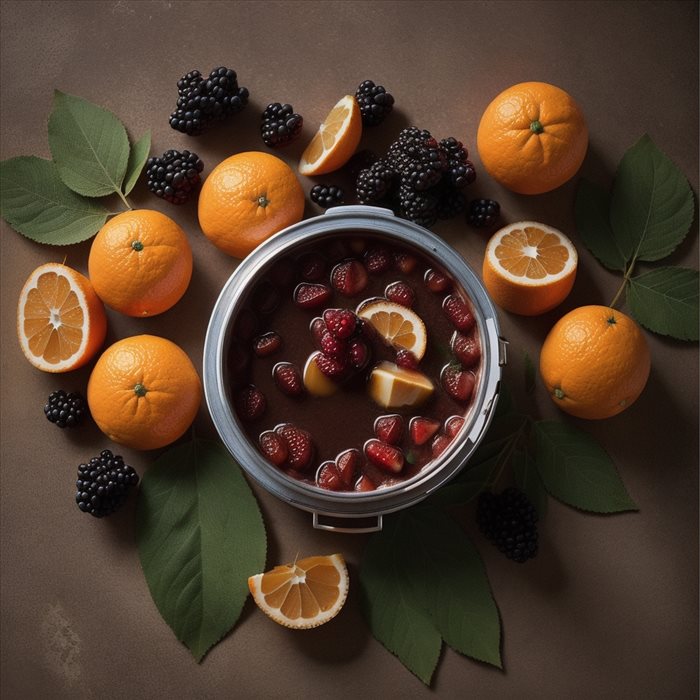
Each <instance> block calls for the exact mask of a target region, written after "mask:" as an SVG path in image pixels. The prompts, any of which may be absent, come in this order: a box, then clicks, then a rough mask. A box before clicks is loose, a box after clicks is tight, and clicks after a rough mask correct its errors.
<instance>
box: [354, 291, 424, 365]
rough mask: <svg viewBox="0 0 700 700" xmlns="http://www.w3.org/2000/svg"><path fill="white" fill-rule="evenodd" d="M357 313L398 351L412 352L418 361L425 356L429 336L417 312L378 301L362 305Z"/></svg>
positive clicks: (385, 301)
mask: <svg viewBox="0 0 700 700" xmlns="http://www.w3.org/2000/svg"><path fill="white" fill-rule="evenodd" d="M356 313H357V315H358V316H359V317H360V318H362V319H364V320H365V321H369V323H371V324H372V326H374V329H375V330H376V331H377V333H379V335H381V336H382V338H384V340H385V341H386V342H387V343H389V345H391V346H393V347H394V348H396V349H397V350H403V349H405V350H410V351H411V352H412V353H413V354H414V355H415V356H416V359H418V360H420V359H421V358H422V357H423V355H425V346H426V344H427V342H428V334H427V333H426V330H425V324H424V323H423V321H422V320H421V318H420V316H419V315H418V314H417V313H416V312H415V311H413V310H411V309H409V308H407V307H405V306H401V304H396V303H394V302H393V301H387V300H386V299H376V300H374V301H368V302H365V303H364V304H360V306H359V307H358V309H357V312H356Z"/></svg>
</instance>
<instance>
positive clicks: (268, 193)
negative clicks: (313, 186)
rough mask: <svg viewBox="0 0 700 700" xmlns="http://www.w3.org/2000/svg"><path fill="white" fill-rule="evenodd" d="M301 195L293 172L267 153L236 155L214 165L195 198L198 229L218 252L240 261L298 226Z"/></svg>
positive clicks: (256, 152) (300, 212) (302, 196)
mask: <svg viewBox="0 0 700 700" xmlns="http://www.w3.org/2000/svg"><path fill="white" fill-rule="evenodd" d="M303 215H304V191H303V190H302V189H301V185H300V184H299V180H298V179H297V177H296V175H295V174H294V172H293V170H292V169H291V168H290V167H289V166H288V165H287V164H286V163H285V162H284V161H283V160H280V159H279V158H277V157H276V156H272V155H270V154H268V153H261V152H259V151H247V152H245V153H237V154H236V155H234V156H231V157H230V158H227V159H226V160H224V161H223V162H221V163H219V165H217V166H216V167H215V168H214V170H212V172H211V173H210V175H209V177H208V178H207V179H206V180H205V181H204V184H203V185H202V190H201V192H200V193H199V225H200V226H201V228H202V231H203V232H204V235H205V236H206V237H207V238H208V239H209V240H210V241H211V242H212V243H213V244H214V245H215V246H217V247H218V248H220V249H221V250H223V251H224V252H225V253H228V254H229V255H233V256H234V257H236V258H244V257H245V256H246V255H248V253H250V252H251V251H252V250H253V249H254V248H255V247H256V246H258V245H259V244H260V243H262V242H263V241H264V240H265V239H267V238H269V237H270V236H272V234H274V233H277V232H278V231H281V230H282V229H283V228H285V227H286V226H290V225H291V224H295V223H297V222H298V221H301V218H302V216H303Z"/></svg>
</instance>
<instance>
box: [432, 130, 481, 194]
mask: <svg viewBox="0 0 700 700" xmlns="http://www.w3.org/2000/svg"><path fill="white" fill-rule="evenodd" d="M440 149H441V150H442V152H443V153H444V154H445V158H446V159H447V173H446V177H449V180H450V182H451V183H452V185H453V186H454V187H460V188H461V187H465V186H466V185H470V184H471V183H472V182H474V180H475V179H476V170H475V169H474V164H473V163H472V162H471V161H470V160H468V158H469V153H468V152H467V149H466V148H465V147H464V145H463V144H462V142H461V141H457V139H456V138H454V137H453V136H450V137H449V138H446V139H442V140H441V141H440Z"/></svg>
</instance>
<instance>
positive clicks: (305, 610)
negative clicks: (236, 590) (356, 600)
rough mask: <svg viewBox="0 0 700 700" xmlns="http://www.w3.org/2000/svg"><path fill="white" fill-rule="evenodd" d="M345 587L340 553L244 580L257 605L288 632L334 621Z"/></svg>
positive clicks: (343, 598)
mask: <svg viewBox="0 0 700 700" xmlns="http://www.w3.org/2000/svg"><path fill="white" fill-rule="evenodd" d="M348 586H349V577H348V570H347V567H346V566H345V561H344V559H343V556H342V555H341V554H331V555H327V556H314V557H307V558H306V559H299V560H298V561H295V562H294V563H292V564H284V565H281V566H276V567H275V568H274V569H272V570H271V571H268V572H266V573H263V574H256V575H255V576H251V577H250V578H249V579H248V588H249V589H250V592H251V594H252V596H253V600H254V601H255V603H256V604H257V606H258V607H259V608H260V609H261V610H262V611H263V612H264V613H265V614H266V615H268V616H269V617H270V618H272V619H273V620H274V621H275V622H277V623H278V624H280V625H284V626H285V627H291V628H292V629H309V628H311V627H318V626H319V625H322V624H323V623H325V622H328V621H329V620H331V619H332V618H334V617H335V616H336V615H337V614H338V612H339V611H340V609H341V608H342V607H343V605H344V603H345V599H346V598H347V595H348Z"/></svg>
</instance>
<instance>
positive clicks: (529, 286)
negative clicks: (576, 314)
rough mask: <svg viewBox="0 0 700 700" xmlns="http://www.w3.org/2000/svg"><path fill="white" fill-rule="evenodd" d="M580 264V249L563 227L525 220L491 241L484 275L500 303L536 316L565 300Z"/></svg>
mask: <svg viewBox="0 0 700 700" xmlns="http://www.w3.org/2000/svg"><path fill="white" fill-rule="evenodd" d="M577 266H578V255H577V253H576V249H575V248H574V245H573V243H572V242H571V241H570V240H569V239H568V238H567V237H566V236H565V235H564V234H563V233H562V232H561V231H558V230H557V229H555V228H552V227H551V226H547V225H546V224H540V223H537V222H535V221H520V222H517V223H514V224H510V225H508V226H505V227H504V228H502V229H501V230H500V231H497V232H496V233H495V234H494V235H493V236H492V238H491V239H490V240H489V242H488V244H487V245H486V252H485V254H484V264H483V270H482V275H483V279H484V285H485V286H486V289H487V290H488V292H489V294H490V295H491V298H492V299H493V300H494V301H495V302H496V303H497V304H498V305H499V306H501V307H502V308H504V309H506V310H507V311H512V312H513V313H516V314H522V315H524V316H535V315H537V314H541V313H544V312H545V311H549V310H550V309H553V308H554V307H555V306H557V305H558V304H560V303H561V302H562V301H564V299H565V298H566V297H567V295H568V294H569V292H570V291H571V289H572V287H573V285H574V280H575V279H576V269H577Z"/></svg>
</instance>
